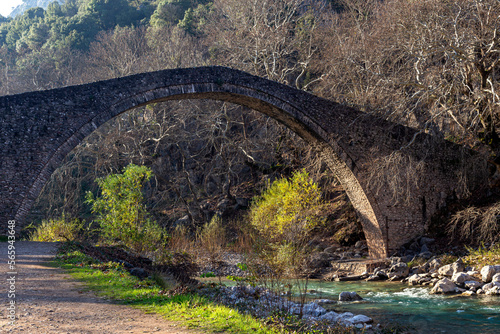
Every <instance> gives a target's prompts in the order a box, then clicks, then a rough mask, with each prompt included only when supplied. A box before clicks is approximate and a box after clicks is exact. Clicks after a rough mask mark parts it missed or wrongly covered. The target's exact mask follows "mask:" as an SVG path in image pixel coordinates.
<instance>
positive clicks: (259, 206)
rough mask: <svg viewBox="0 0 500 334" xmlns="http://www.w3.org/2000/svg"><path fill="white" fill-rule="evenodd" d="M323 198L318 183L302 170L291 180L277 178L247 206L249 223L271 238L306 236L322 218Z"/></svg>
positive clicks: (276, 239) (281, 238)
mask: <svg viewBox="0 0 500 334" xmlns="http://www.w3.org/2000/svg"><path fill="white" fill-rule="evenodd" d="M323 206H324V202H323V200H322V199H321V191H320V189H319V187H318V186H317V184H315V183H314V182H313V180H312V179H311V178H310V177H309V174H308V173H307V172H306V171H305V170H302V171H299V172H296V173H294V174H293V176H292V178H291V179H290V180H288V179H280V180H277V181H275V182H273V183H272V185H270V186H268V188H267V189H266V190H265V191H264V192H263V193H262V195H260V196H258V197H257V198H255V199H254V201H253V203H252V205H251V208H250V221H251V224H252V225H253V226H254V227H255V228H256V229H257V230H258V231H259V232H260V233H261V234H263V235H266V236H267V237H268V238H269V239H270V240H271V241H274V242H280V241H284V240H290V241H293V240H297V238H303V237H305V236H306V235H307V234H308V233H309V232H311V231H312V229H313V228H314V227H316V226H318V225H319V224H320V223H322V222H323V221H324V218H323V217H322V216H321V214H320V213H321V210H322V208H323Z"/></svg>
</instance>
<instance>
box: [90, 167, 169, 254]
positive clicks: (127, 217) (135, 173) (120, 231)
mask: <svg viewBox="0 0 500 334" xmlns="http://www.w3.org/2000/svg"><path fill="white" fill-rule="evenodd" d="M151 174H152V172H151V170H150V169H149V168H147V167H145V166H136V165H133V164H130V165H128V166H127V167H126V168H125V169H124V170H123V173H122V174H111V175H108V176H107V177H105V178H99V179H97V180H96V181H97V183H98V184H99V187H100V188H101V196H100V197H97V198H94V196H93V194H92V193H91V192H89V193H88V196H87V202H88V203H89V204H91V205H92V212H93V213H95V214H96V215H97V222H98V223H99V226H100V231H101V233H102V234H101V237H102V238H104V240H107V241H108V242H114V241H121V242H122V243H123V244H124V245H125V246H127V247H129V248H131V249H133V250H135V251H138V252H144V251H155V250H157V249H158V247H161V246H162V244H163V243H164V239H165V238H166V235H165V233H164V231H163V229H162V228H161V227H160V226H158V224H156V223H155V222H154V221H152V220H151V219H150V218H149V217H148V214H147V211H146V207H145V206H144V203H143V202H144V197H143V194H142V187H143V185H144V183H145V182H147V181H148V180H149V179H150V178H151Z"/></svg>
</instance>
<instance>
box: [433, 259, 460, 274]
mask: <svg viewBox="0 0 500 334" xmlns="http://www.w3.org/2000/svg"><path fill="white" fill-rule="evenodd" d="M464 270H465V266H464V263H463V262H462V259H458V260H457V261H455V262H454V263H452V264H447V265H445V266H442V267H441V268H439V269H438V274H440V275H442V276H449V277H451V276H453V274H455V273H458V272H462V271H464Z"/></svg>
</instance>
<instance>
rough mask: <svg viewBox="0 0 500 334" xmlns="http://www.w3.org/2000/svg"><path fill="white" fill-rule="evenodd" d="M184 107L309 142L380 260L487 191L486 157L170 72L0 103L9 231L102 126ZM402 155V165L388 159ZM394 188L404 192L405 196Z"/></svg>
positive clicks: (212, 72) (0, 162)
mask: <svg viewBox="0 0 500 334" xmlns="http://www.w3.org/2000/svg"><path fill="white" fill-rule="evenodd" d="M181 99H215V100H222V101H227V102H232V103H236V104H240V105H244V106H247V107H250V108H252V109H255V110H257V111H260V112H262V113H264V114H266V115H269V116H270V117H272V118H274V119H276V120H277V121H279V122H281V123H283V124H284V125H286V126H287V127H289V128H290V129H292V130H293V131H295V132H296V133H297V134H299V135H300V136H301V137H302V138H304V139H305V140H306V141H307V142H308V143H309V144H311V145H312V146H313V147H314V148H315V149H316V150H318V152H319V153H320V154H321V156H322V157H323V158H324V159H325V161H326V162H327V163H328V164H329V166H330V167H331V169H332V170H333V172H334V173H335V174H336V175H337V177H338V179H339V180H340V182H341V183H342V184H343V186H344V188H345V189H346V191H347V194H348V196H349V198H350V200H351V202H352V204H353V206H354V207H355V209H356V210H357V213H358V215H359V216H360V217H361V219H362V222H363V228H364V232H365V236H366V238H367V241H368V246H369V249H370V254H371V255H372V256H373V257H385V256H387V255H390V254H391V253H392V252H393V251H395V250H397V249H398V248H399V247H400V246H401V245H402V244H404V243H406V242H408V241H409V240H411V239H412V238H414V237H416V236H418V235H420V234H422V233H423V231H424V230H425V227H426V226H427V224H428V223H429V222H430V218H431V217H432V215H433V214H434V213H436V211H437V210H439V209H440V208H441V207H443V206H444V205H446V202H447V200H449V199H450V198H457V197H466V196H468V195H469V194H470V193H471V192H472V191H474V190H475V189H478V188H480V187H481V186H482V185H484V184H486V182H487V175H485V174H484V173H482V171H486V170H487V168H486V163H487V162H486V159H485V158H484V157H482V156H480V155H478V154H475V153H473V152H471V151H468V150H466V149H464V148H462V147H460V146H458V145H455V144H453V143H450V142H447V141H444V140H438V139H436V138H434V137H432V136H430V135H427V134H425V133H421V132H418V131H417V130H415V129H412V128H408V127H404V126H401V125H398V124H395V123H391V122H387V121H385V120H383V119H380V118H377V117H375V116H373V115H369V114H365V113H362V112H360V111H357V110H355V109H352V108H349V107H346V106H343V105H340V104H338V103H335V102H332V101H328V100H325V99H322V98H319V97H316V96H314V95H312V94H309V93H307V92H304V91H300V90H297V89H294V88H291V87H288V86H285V85H282V84H279V83H276V82H273V81H270V80H266V79H263V78H259V77H256V76H252V75H249V74H247V73H244V72H241V71H237V70H233V69H229V68H225V67H202V68H189V69H175V70H164V71H158V72H151V73H144V74H138V75H133V76H129V77H124V78H119V79H113V80H108V81H102V82H96V83H91V84H86V85H80V86H72V87H66V88H61V89H54V90H48V91H39V92H30V93H24V94H19V95H12V96H4V97H0V153H1V155H0V222H1V225H0V232H5V231H6V229H7V222H8V221H9V220H16V221H17V226H18V228H20V227H22V226H23V224H25V223H26V222H25V218H26V215H27V213H28V212H29V210H30V207H31V205H32V203H33V201H34V200H35V199H36V198H37V196H38V195H39V193H40V192H41V190H42V188H43V186H44V184H45V183H46V182H47V180H48V179H49V177H50V175H51V174H52V172H53V171H54V170H55V169H56V168H57V167H58V166H59V165H60V164H61V161H62V160H63V158H64V157H65V156H66V155H67V154H68V153H69V152H70V151H71V150H72V149H73V148H74V147H75V146H76V145H78V144H79V143H80V142H81V141H82V140H83V139H84V138H85V137H86V136H88V135H89V134H90V133H92V132H93V131H94V130H95V129H97V128H98V127H99V126H100V125H102V124H103V123H105V122H107V121H108V120H110V119H111V118H113V117H115V116H117V115H119V114H120V113H123V112H125V111H127V110H130V109H133V108H135V107H138V106H142V105H146V104H149V103H156V102H160V101H167V100H181ZM396 155H397V157H399V160H398V161H399V162H400V163H399V165H397V164H392V163H391V161H392V160H388V157H395V156H396ZM383 161H386V162H387V161H389V163H385V165H384V164H383V163H382V164H381V162H383ZM417 163H419V164H418V168H417V169H416V172H415V175H412V174H411V173H410V172H411V168H409V167H411V166H413V165H415V164H417ZM390 167H393V168H392V169H391V168H390ZM395 182H396V183H395ZM394 184H398V185H400V186H402V187H403V188H402V190H398V191H397V192H396V193H395V188H394ZM399 193H405V194H407V195H406V196H402V195H401V194H399Z"/></svg>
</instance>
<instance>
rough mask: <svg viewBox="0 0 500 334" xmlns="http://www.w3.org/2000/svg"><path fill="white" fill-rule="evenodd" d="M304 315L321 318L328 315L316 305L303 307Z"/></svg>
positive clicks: (308, 304)
mask: <svg viewBox="0 0 500 334" xmlns="http://www.w3.org/2000/svg"><path fill="white" fill-rule="evenodd" d="M302 314H303V315H310V316H313V317H319V316H322V315H323V314H326V310H325V309H324V308H323V307H321V306H319V305H318V304H316V303H307V304H304V306H303V307H302Z"/></svg>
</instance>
